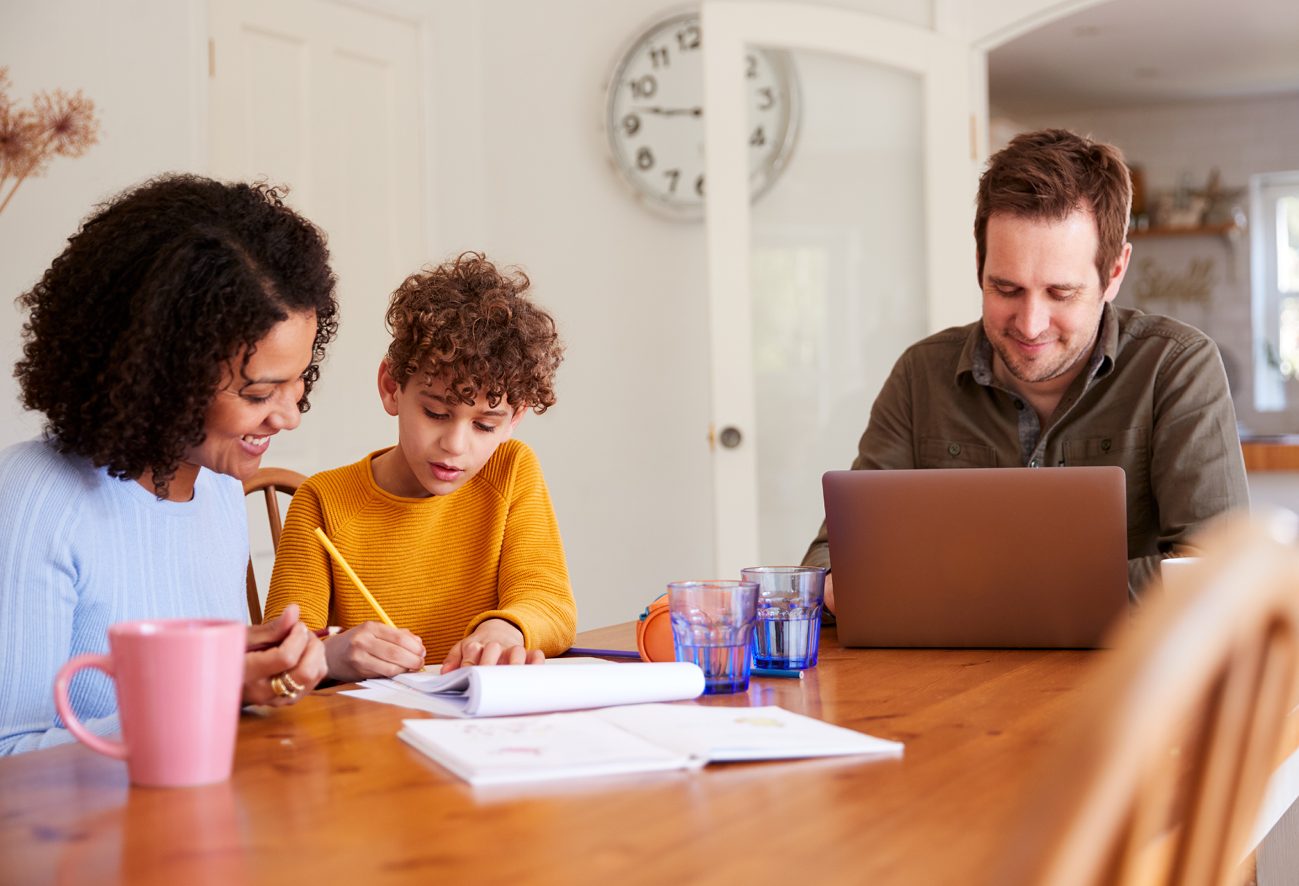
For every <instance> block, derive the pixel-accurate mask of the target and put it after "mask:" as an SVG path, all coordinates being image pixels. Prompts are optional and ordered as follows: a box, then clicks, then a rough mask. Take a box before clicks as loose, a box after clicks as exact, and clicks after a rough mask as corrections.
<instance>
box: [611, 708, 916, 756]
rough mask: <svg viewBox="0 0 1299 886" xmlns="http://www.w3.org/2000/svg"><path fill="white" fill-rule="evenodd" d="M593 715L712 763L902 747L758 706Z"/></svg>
mask: <svg viewBox="0 0 1299 886" xmlns="http://www.w3.org/2000/svg"><path fill="white" fill-rule="evenodd" d="M594 716H597V717H600V718H601V719H604V720H607V721H608V722H610V723H613V724H614V725H616V726H619V727H621V728H622V729H624V730H626V731H627V732H630V733H632V734H634V735H637V736H640V737H641V738H643V739H645V740H646V741H649V742H652V743H653V744H656V745H658V746H659V747H663V748H668V749H669V750H672V751H675V752H676V753H678V754H682V755H685V756H688V757H693V758H695V759H699V760H704V761H707V762H710V763H722V762H727V761H739V760H782V759H792V758H797V757H832V756H839V755H849V754H874V755H880V756H890V757H896V756H901V754H902V748H903V746H902V743H901V742H897V741H888V740H886V739H883V738H876V737H875V736H873V735H866V734H865V733H863V732H856V731H854V730H852V729H845V728H843V727H842V726H835V725H832V724H830V723H826V722H824V721H822V720H817V719H815V718H813V717H805V716H803V715H802V714H795V713H793V712H792V711H787V710H785V709H784V708H782V707H777V706H775V705H770V706H767V707H759V708H736V707H705V706H702V705H689V706H687V705H670V704H646V705H633V706H627V707H618V708H609V709H608V710H604V711H596V712H594Z"/></svg>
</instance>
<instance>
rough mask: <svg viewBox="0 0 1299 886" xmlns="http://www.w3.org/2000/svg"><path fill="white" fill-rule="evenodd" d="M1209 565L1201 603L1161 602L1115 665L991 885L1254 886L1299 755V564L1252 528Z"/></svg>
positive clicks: (1047, 762)
mask: <svg viewBox="0 0 1299 886" xmlns="http://www.w3.org/2000/svg"><path fill="white" fill-rule="evenodd" d="M1205 550H1206V556H1205V559H1204V560H1203V561H1202V566H1203V568H1202V569H1201V570H1200V574H1199V575H1198V576H1195V578H1194V580H1193V582H1192V585H1191V587H1190V588H1185V589H1184V591H1185V593H1181V594H1178V595H1177V597H1176V598H1174V597H1173V596H1171V595H1169V596H1160V593H1161V592H1159V591H1158V590H1153V591H1151V592H1150V593H1151V594H1153V595H1154V597H1155V599H1153V600H1149V601H1147V602H1146V603H1145V604H1143V606H1142V607H1141V609H1140V610H1139V611H1138V613H1137V615H1136V616H1135V617H1134V618H1133V620H1132V623H1131V624H1129V625H1126V626H1124V628H1123V629H1121V631H1120V634H1119V638H1118V640H1117V644H1116V648H1115V649H1114V650H1113V651H1110V652H1106V653H1104V658H1103V659H1102V660H1101V661H1100V662H1099V664H1098V665H1097V671H1096V672H1095V673H1094V674H1093V675H1092V678H1091V681H1090V682H1089V684H1088V686H1087V687H1086V688H1085V689H1084V690H1083V695H1082V696H1081V699H1080V705H1079V707H1078V708H1077V709H1075V710H1074V711H1073V712H1072V713H1071V714H1070V716H1069V719H1068V721H1067V722H1066V723H1064V724H1062V725H1063V726H1064V727H1065V728H1064V730H1063V731H1062V732H1061V733H1060V735H1061V736H1062V739H1061V743H1060V745H1059V746H1057V747H1054V748H1052V749H1050V751H1048V752H1047V753H1046V754H1045V755H1044V765H1043V768H1042V769H1041V771H1040V773H1039V776H1038V779H1037V781H1036V782H1035V786H1034V791H1036V792H1037V796H1035V797H1034V798H1033V799H1032V801H1031V802H1030V803H1028V805H1027V807H1026V809H1025V811H1024V815H1023V818H1022V821H1020V823H1019V826H1018V828H1012V829H1011V832H1009V833H1007V835H1006V836H1007V841H1006V844H1005V845H1006V850H1005V852H1004V853H1003V855H1002V861H1004V863H1005V864H1004V867H1003V868H1002V869H1001V870H999V871H996V872H994V873H993V879H992V880H990V881H989V882H995V883H999V884H1001V883H1015V884H1042V886H1045V884H1050V886H1083V884H1086V886H1099V884H1106V886H1111V884H1136V883H1141V884H1151V883H1158V884H1178V886H1210V884H1212V886H1219V884H1234V886H1238V884H1240V883H1241V882H1242V881H1243V878H1244V877H1245V876H1247V875H1248V870H1249V868H1248V862H1247V861H1246V855H1247V853H1248V852H1249V850H1250V849H1252V848H1253V847H1252V846H1251V845H1250V841H1251V839H1252V837H1253V833H1252V831H1253V828H1254V826H1255V823H1256V819H1257V817H1258V815H1259V813H1260V807H1261V805H1262V800H1263V792H1264V788H1265V785H1266V782H1267V780H1268V778H1269V776H1270V775H1271V774H1272V772H1273V770H1274V769H1275V767H1276V766H1277V765H1278V764H1279V763H1280V762H1281V758H1282V756H1283V755H1284V754H1285V753H1286V752H1288V751H1290V750H1292V748H1289V747H1287V746H1286V741H1285V740H1283V737H1284V735H1285V730H1286V724H1285V718H1286V715H1287V714H1289V713H1290V712H1291V711H1292V710H1293V709H1294V707H1295V703H1296V700H1297V694H1299V552H1296V551H1295V550H1294V549H1293V548H1292V547H1290V546H1289V545H1287V544H1285V543H1283V542H1281V541H1280V540H1278V539H1277V538H1275V537H1273V535H1272V533H1271V531H1269V530H1267V529H1265V528H1264V527H1263V526H1262V525H1261V524H1257V523H1248V522H1246V521H1243V520H1242V521H1240V522H1238V523H1236V524H1234V525H1231V526H1226V527H1221V528H1219V530H1218V533H1217V534H1216V536H1211V537H1210V538H1209V539H1207V541H1206V548H1205ZM1290 741H1291V742H1292V741H1293V737H1291V738H1290Z"/></svg>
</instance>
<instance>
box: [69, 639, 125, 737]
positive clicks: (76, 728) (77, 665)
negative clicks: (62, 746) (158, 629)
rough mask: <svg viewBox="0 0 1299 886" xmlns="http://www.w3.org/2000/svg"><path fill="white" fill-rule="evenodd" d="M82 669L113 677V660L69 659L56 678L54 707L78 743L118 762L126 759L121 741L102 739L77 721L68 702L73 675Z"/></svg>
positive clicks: (99, 657) (96, 658) (98, 658)
mask: <svg viewBox="0 0 1299 886" xmlns="http://www.w3.org/2000/svg"><path fill="white" fill-rule="evenodd" d="M82 668H97V669H99V670H101V671H103V672H104V673H105V674H107V675H108V676H109V677H112V676H114V675H113V660H112V659H111V658H109V657H108V656H107V655H78V656H76V657H75V658H72V659H69V660H68V661H67V663H65V664H64V665H63V667H61V668H59V674H58V676H57V677H55V678H54V707H55V709H56V710H58V712H59V716H60V717H62V718H63V722H64V723H66V724H67V726H68V731H69V732H71V733H72V734H73V735H74V736H75V737H76V739H77V740H78V741H80V742H83V743H84V744H85V745H86V747H88V748H90V749H91V750H92V751H98V752H99V753H101V754H103V755H105V756H107V757H113V758H115V759H117V760H125V759H126V745H125V744H123V743H122V742H120V741H112V740H111V739H107V738H100V737H99V736H98V735H95V734H94V733H93V732H91V731H90V730H89V729H87V728H86V727H85V726H83V725H81V721H80V720H78V719H77V716H76V714H74V713H72V703H71V702H69V701H68V687H69V686H70V685H71V684H72V675H73V674H75V673H76V672H77V671H79V670H81V669H82Z"/></svg>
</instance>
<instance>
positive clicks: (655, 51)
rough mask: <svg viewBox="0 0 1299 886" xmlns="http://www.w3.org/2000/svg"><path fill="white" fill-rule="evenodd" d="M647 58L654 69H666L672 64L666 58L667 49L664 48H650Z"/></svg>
mask: <svg viewBox="0 0 1299 886" xmlns="http://www.w3.org/2000/svg"><path fill="white" fill-rule="evenodd" d="M649 57H650V61H651V62H652V63H653V64H654V67H655V68H660V67H662V68H666V67H668V66H669V65H671V64H672V61H671V59H669V58H668V48H667V47H666V46H655V47H652V48H651V49H650V51H649Z"/></svg>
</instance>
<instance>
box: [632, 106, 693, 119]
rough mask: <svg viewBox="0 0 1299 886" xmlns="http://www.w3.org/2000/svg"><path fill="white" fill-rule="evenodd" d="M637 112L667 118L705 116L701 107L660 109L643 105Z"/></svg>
mask: <svg viewBox="0 0 1299 886" xmlns="http://www.w3.org/2000/svg"><path fill="white" fill-rule="evenodd" d="M635 110H637V111H640V112H641V113H643V114H662V115H663V116H665V117H680V116H683V115H686V114H689V115H690V116H692V117H702V116H703V114H704V109H703V108H700V107H694V108H660V107H658V106H657V105H642V106H640V107H638V108H636V109H635Z"/></svg>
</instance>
